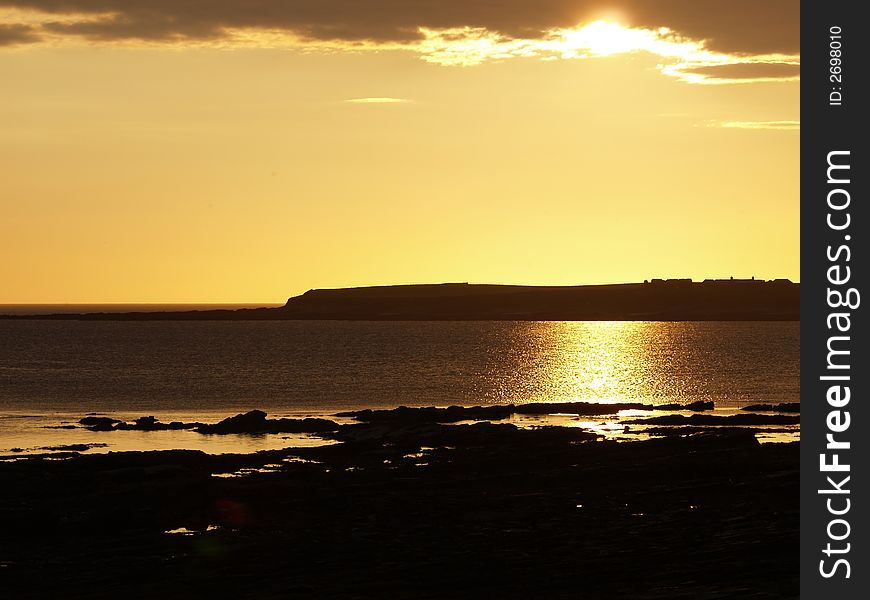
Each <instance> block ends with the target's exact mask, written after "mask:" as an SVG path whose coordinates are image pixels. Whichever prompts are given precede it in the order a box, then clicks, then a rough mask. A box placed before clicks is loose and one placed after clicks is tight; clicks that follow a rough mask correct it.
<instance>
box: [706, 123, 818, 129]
mask: <svg viewBox="0 0 870 600" xmlns="http://www.w3.org/2000/svg"><path fill="white" fill-rule="evenodd" d="M707 126H708V127H721V128H723V129H779V130H782V131H797V130H799V129H800V128H801V122H800V121H709V122H708V123H707Z"/></svg>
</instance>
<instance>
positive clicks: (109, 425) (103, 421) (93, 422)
mask: <svg viewBox="0 0 870 600" xmlns="http://www.w3.org/2000/svg"><path fill="white" fill-rule="evenodd" d="M116 423H120V421H119V420H118V419H113V418H111V417H93V416H92V417H84V418H83V419H79V424H81V425H84V426H85V427H87V428H88V429H90V430H92V431H111V430H112V429H113V428H114V426H115V424H116Z"/></svg>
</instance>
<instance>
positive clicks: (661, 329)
mask: <svg viewBox="0 0 870 600" xmlns="http://www.w3.org/2000/svg"><path fill="white" fill-rule="evenodd" d="M0 312H2V310H0ZM799 359H800V328H799V323H798V322H640V321H571V322H538V321H535V322H528V321H516V322H512V321H450V322H444V321H437V322H419V321H414V322H407V321H402V322H394V321H74V320H62V321H59V320H0V455H23V454H28V453H31V454H32V453H43V452H51V451H52V450H49V449H52V448H54V449H56V448H62V447H64V446H66V445H69V444H85V445H87V446H88V448H89V450H88V451H89V452H108V451H118V450H155V449H168V448H187V449H199V450H204V451H207V452H251V451H256V450H266V449H274V448H281V447H286V446H288V445H309V444H318V443H323V441H322V440H320V439H314V438H311V437H307V436H286V435H284V436H282V435H264V436H206V435H202V434H198V433H195V432H192V431H167V432H141V431H114V432H91V431H88V430H85V429H81V428H77V427H76V428H74V426H75V425H76V423H77V422H78V420H79V419H81V418H82V417H83V416H85V415H89V414H99V415H107V416H112V417H114V418H119V419H134V418H136V417H139V416H144V415H154V416H156V417H158V418H159V419H160V420H161V421H173V420H182V421H198V422H215V421H217V420H220V419H221V418H224V417H226V416H229V415H232V414H236V413H238V412H243V411H248V410H252V409H261V410H265V411H266V412H267V413H269V415H270V416H272V417H279V416H288V417H300V416H329V415H333V414H334V413H336V412H339V411H347V410H354V409H361V408H394V407H397V406H411V407H414V406H449V405H463V406H474V405H490V404H521V403H529V402H572V401H586V402H643V403H650V404H664V403H674V402H678V403H688V402H693V401H696V400H708V401H713V402H714V403H715V406H716V411H717V412H718V413H719V414H734V413H736V412H737V411H739V410H740V408H741V407H742V406H746V405H748V404H754V403H774V404H775V403H781V402H799V398H800V371H799ZM560 416H561V417H562V418H563V419H566V418H567V419H569V420H571V419H573V420H571V424H573V425H575V426H587V425H594V426H595V427H598V428H599V429H601V430H602V431H607V430H608V428H609V427H611V426H613V427H616V426H615V425H614V423H612V422H611V423H608V422H601V423H598V422H596V423H589V422H588V421H584V420H581V419H578V418H577V417H572V416H571V415H560ZM524 425H525V424H524ZM58 427H63V428H58Z"/></svg>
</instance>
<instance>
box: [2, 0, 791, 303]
mask: <svg viewBox="0 0 870 600" xmlns="http://www.w3.org/2000/svg"><path fill="white" fill-rule="evenodd" d="M797 4H798V3H797V2H794V1H791V0H772V1H771V2H765V3H757V2H750V1H749V0H734V1H732V2H728V3H725V2H720V1H718V0H708V1H706V2H690V1H689V0H661V1H659V2H656V1H652V0H646V1H642V0H623V1H621V2H616V3H613V2H610V3H602V2H600V1H596V0H576V1H572V0H541V2H536V3H528V2H520V1H519V0H500V1H496V2H492V1H484V0H464V1H463V2H459V1H458V0H456V1H453V0H443V1H442V2H433V1H431V0H407V1H406V2H403V3H400V5H399V6H398V7H397V6H396V5H395V2H390V1H389V0H356V1H353V2H352V1H351V0H322V1H321V2H318V3H314V4H312V3H311V2H307V1H303V0H297V1H293V0H289V1H279V0H260V2H258V3H257V6H258V9H257V10H256V11H254V10H252V9H251V4H250V3H249V2H246V1H243V0H226V1H223V2H208V1H204V0H188V1H184V2H179V1H176V2H170V1H169V0H148V1H146V0H124V1H122V0H65V1H64V2H60V1H56V0H0V82H2V93H0V132H2V133H0V215H2V219H0V251H2V256H3V261H2V263H0V282H2V284H0V303H26V302H125V301H126V302H281V301H283V300H285V299H286V298H287V297H288V296H290V295H295V294H298V293H301V292H304V291H305V290H307V289H309V288H316V287H344V286H355V285H370V284H391V283H417V282H442V281H470V282H492V283H527V284H579V283H604V282H623V281H642V280H643V279H646V278H650V277H693V278H695V279H703V278H705V277H727V276H730V275H734V276H739V277H749V276H752V275H754V276H756V277H762V278H774V277H788V278H791V279H792V280H799V175H798V167H799V123H798V119H799V81H798V78H799V56H798V44H799V40H798V13H797ZM494 5H500V10H497V11H496V10H494V9H493V6H494ZM533 5H534V7H535V10H531V7H532V6H533ZM699 5H703V7H702V8H703V9H702V8H699ZM318 11H319V12H318Z"/></svg>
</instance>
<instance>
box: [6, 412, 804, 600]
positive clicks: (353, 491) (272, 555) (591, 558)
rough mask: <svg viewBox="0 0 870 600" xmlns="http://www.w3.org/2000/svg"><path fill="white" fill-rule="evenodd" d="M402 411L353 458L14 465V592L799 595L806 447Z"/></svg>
mask: <svg viewBox="0 0 870 600" xmlns="http://www.w3.org/2000/svg"><path fill="white" fill-rule="evenodd" d="M408 410H411V409H408ZM395 414H398V413H395ZM395 414H394V415H393V417H392V418H376V415H375V414H374V413H367V415H368V420H366V418H364V417H363V416H362V415H358V418H359V420H360V422H359V423H354V424H351V425H341V426H336V428H335V429H332V430H331V431H324V432H322V435H325V436H329V437H331V438H332V439H333V440H337V441H338V442H339V443H334V444H332V445H325V446H319V447H311V448H287V449H284V450H278V451H266V452H259V453H255V454H247V455H243V454H223V455H209V454H205V453H202V452H197V451H162V452H159V451H155V452H123V453H109V454H95V455H85V454H80V453H77V452H74V451H69V452H65V453H63V454H62V456H64V457H66V459H65V460H57V458H58V454H54V455H51V456H48V455H45V456H38V457H22V458H21V459H20V460H14V461H5V462H0V489H2V490H3V492H2V494H0V527H2V531H3V532H4V535H3V544H2V554H0V587H2V588H3V589H6V590H10V591H11V593H12V594H13V595H12V596H11V597H15V598H29V597H51V596H52V595H58V594H61V593H62V594H63V595H64V597H72V598H77V597H98V598H117V597H122V596H129V597H158V596H160V597H166V598H189V597H205V596H212V597H218V598H223V597H238V598H295V597H298V598H311V597H325V598H482V597H498V598H535V597H541V598H596V599H597V598H634V599H639V600H644V599H653V598H686V599H688V598H692V599H696V598H791V597H797V593H798V564H797V563H798V553H797V548H798V500H797V499H798V493H797V489H798V488H797V486H798V444H796V443H788V444H759V443H758V441H757V440H756V439H755V437H754V433H753V430H751V429H746V428H742V427H737V426H729V427H704V426H699V424H698V423H693V427H690V428H682V429H680V428H667V427H663V428H662V429H663V430H664V431H665V433H664V434H663V435H662V436H661V437H658V438H655V439H650V440H646V441H635V442H629V443H617V442H614V441H607V440H602V439H601V438H600V437H599V436H598V435H596V434H595V433H593V432H588V431H584V430H582V429H579V428H575V427H541V428H537V429H520V428H517V427H515V426H513V425H511V424H510V423H499V422H478V423H462V424H449V423H444V422H439V421H441V420H442V419H443V417H444V418H450V419H453V417H455V416H456V415H452V416H451V415H447V414H446V413H445V414H444V415H443V417H442V416H438V418H435V419H432V418H422V417H421V415H423V414H428V415H429V416H431V415H432V414H439V413H432V412H431V411H429V412H428V413H427V412H426V411H423V412H421V413H419V414H415V415H413V416H409V417H408V418H404V419H398V418H397V417H396V416H395ZM380 416H383V415H380ZM466 416H467V415H466ZM700 416H710V415H700ZM740 416H744V415H740ZM745 416H749V415H745ZM769 416H774V415H769ZM231 419H233V418H231ZM231 419H230V420H225V421H229V423H230V424H232V423H235V425H242V424H244V423H247V424H248V425H250V424H252V423H254V421H257V422H261V423H262V422H264V421H281V420H279V419H274V420H273V419H266V417H265V414H263V416H262V418H261V417H260V415H255V416H254V417H247V420H245V419H241V420H240V419H238V418H235V419H236V421H232V420H231ZM460 420H465V419H460ZM149 422H150V421H143V424H145V423H149ZM151 425H154V423H151ZM216 425H219V424H216ZM320 425H321V426H322V425H323V424H320ZM269 426H270V427H272V425H269ZM282 426H290V424H288V423H283V424H282ZM293 426H295V425H293ZM224 427H225V428H226V427H227V424H226V423H225V425H224ZM330 427H331V426H330ZM675 431H679V432H680V433H679V434H675V433H674V432H675ZM668 432H669V433H668ZM216 433H217V432H216Z"/></svg>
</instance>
